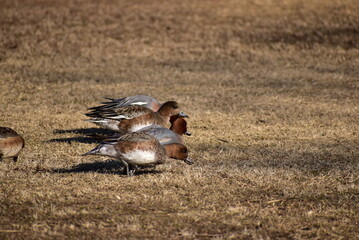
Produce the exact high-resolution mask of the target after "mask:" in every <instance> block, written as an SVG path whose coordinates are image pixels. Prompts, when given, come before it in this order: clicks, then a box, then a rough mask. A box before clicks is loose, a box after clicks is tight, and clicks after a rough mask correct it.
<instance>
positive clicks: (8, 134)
mask: <svg viewBox="0 0 359 240" xmlns="http://www.w3.org/2000/svg"><path fill="white" fill-rule="evenodd" d="M24 146H25V141H24V139H23V138H22V137H21V136H20V135H19V134H18V133H17V132H16V131H15V130H13V129H11V128H8V127H0V161H1V160H2V159H3V158H12V159H13V160H14V162H16V161H17V159H18V155H19V153H20V151H21V150H22V149H23V148H24Z"/></svg>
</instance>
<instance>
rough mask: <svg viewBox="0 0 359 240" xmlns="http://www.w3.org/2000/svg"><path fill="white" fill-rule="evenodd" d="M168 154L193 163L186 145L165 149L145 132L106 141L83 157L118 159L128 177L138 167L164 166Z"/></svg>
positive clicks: (128, 134) (174, 145)
mask: <svg viewBox="0 0 359 240" xmlns="http://www.w3.org/2000/svg"><path fill="white" fill-rule="evenodd" d="M168 154H169V155H171V156H172V157H173V158H175V159H178V160H183V161H184V162H186V163H188V164H192V163H193V161H192V160H191V159H190V158H188V150H187V148H186V146H185V145H183V144H178V143H176V144H171V145H170V146H167V147H164V146H162V145H161V144H160V142H159V141H158V140H157V139H156V138H155V137H153V136H151V135H149V134H147V133H144V132H132V133H127V134H125V135H123V136H120V137H119V138H117V139H107V140H104V141H103V142H101V143H100V144H99V145H98V146H96V147H95V148H94V149H92V150H91V151H89V152H87V153H84V154H82V156H87V155H100V156H108V157H112V158H116V159H117V160H119V161H121V162H122V163H123V165H124V166H125V169H124V170H125V173H126V174H127V176H133V175H134V173H135V171H136V169H137V166H141V165H149V164H155V165H158V164H163V163H165V162H166V158H167V155H168Z"/></svg>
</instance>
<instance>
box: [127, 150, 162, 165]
mask: <svg viewBox="0 0 359 240" xmlns="http://www.w3.org/2000/svg"><path fill="white" fill-rule="evenodd" d="M123 156H124V157H125V158H126V159H127V162H128V163H131V164H136V165H141V164H149V163H153V162H155V160H156V159H155V153H154V152H150V151H143V150H134V151H131V152H129V153H126V154H123Z"/></svg>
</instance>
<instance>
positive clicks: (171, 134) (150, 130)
mask: <svg viewBox="0 0 359 240" xmlns="http://www.w3.org/2000/svg"><path fill="white" fill-rule="evenodd" d="M170 122H171V127H170V129H168V128H165V127H163V126H160V125H150V126H147V127H144V128H141V129H140V130H138V132H144V133H147V134H149V135H151V136H153V137H155V138H156V139H157V140H158V141H159V142H160V143H161V144H162V145H163V144H168V143H182V144H183V143H184V141H183V139H182V135H183V134H186V135H191V133H190V132H188V131H187V122H186V120H184V119H183V118H180V117H177V116H174V117H171V120H170ZM124 134H125V133H122V134H121V133H118V134H114V135H112V136H106V135H99V134H92V135H89V136H91V137H95V138H98V139H101V140H104V139H116V138H119V137H120V136H122V135H124Z"/></svg>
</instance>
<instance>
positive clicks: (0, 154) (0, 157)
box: [0, 153, 2, 162]
mask: <svg viewBox="0 0 359 240" xmlns="http://www.w3.org/2000/svg"><path fill="white" fill-rule="evenodd" d="M1 161H2V153H0V162H1Z"/></svg>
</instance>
